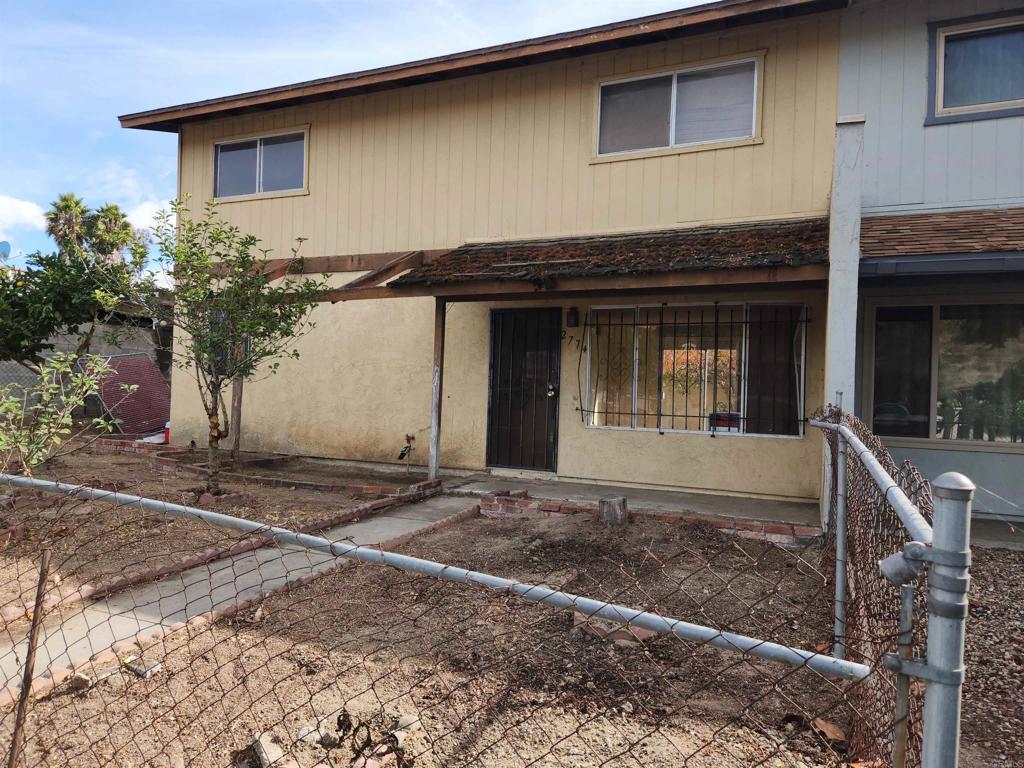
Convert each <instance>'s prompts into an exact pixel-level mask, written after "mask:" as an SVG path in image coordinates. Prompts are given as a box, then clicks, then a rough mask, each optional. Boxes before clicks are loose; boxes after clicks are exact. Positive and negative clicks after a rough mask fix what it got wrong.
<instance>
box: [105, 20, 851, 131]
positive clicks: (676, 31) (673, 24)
mask: <svg viewBox="0 0 1024 768" xmlns="http://www.w3.org/2000/svg"><path fill="white" fill-rule="evenodd" d="M847 4H848V0H723V2H717V3H710V4H707V5H702V6H696V7H694V8H687V9H683V10H680V11H671V12H668V13H663V14H658V15H655V16H645V17H643V18H639V19H632V20H629V21H623V22H615V23H613V24H605V25H602V26H598V27H590V28H587V29H582V30H577V31H573V32H565V33H559V34H555V35H548V36H545V37H539V38H532V39H528V40H521V41H517V42H513V43H505V44H502V45H495V46H490V47H488V48H480V49H477V50H472V51H466V52H463V53H455V54H450V55H446V56H438V57H435V58H430V59H422V60H419V61H413V62H408V63H405V64H398V65H393V66H388V67H381V68H378V69H371V70H366V71H363V72H354V73H350V74H345V75H337V76H334V77H327V78H322V79H319V80H310V81H306V82H302V83H295V84H293V85H286V86H278V87H275V88H265V89H261V90H257V91H249V92H247V93H241V94H236V95H233V96H225V97H219V98H215V99H207V100H204V101H197V102H191V103H187V104H179V105H176V106H171V107H163V108H160V109H152V110H147V111H144V112H134V113H130V114H126V115H121V116H120V117H119V118H118V119H119V121H120V123H121V127H122V128H138V129H144V130H154V131H169V132H177V131H178V130H179V129H180V126H181V125H182V124H183V123H186V122H193V121H197V120H205V119H212V118H215V117H224V116H228V115H236V114H244V113H246V112H254V111H259V110H263V109H276V108H280V107H285V106H294V105H296V104H302V103H306V102H310V101H320V100H324V99H330V98H335V97H338V96H344V95H355V94H358V93H367V92H372V91H379V90H386V89H392V88H401V87H406V86H410V85H416V84H419V83H424V82H430V81H433V80H446V79H452V78H456V77H465V76H468V75H472V74H479V73H482V72H490V71H494V70H497V69H507V68H512V67H518V66H526V65H529V64H536V63H540V62H543V61H551V60H555V59H562V58H570V57H573V56H580V55H584V54H588V53H596V52H599V51H602V50H608V49H613V48H618V47H621V46H624V45H642V44H644V43H647V42H654V41H656V40H659V39H668V38H672V37H679V36H683V35H688V34H696V33H699V32H703V31H707V30H708V29H713V28H716V27H723V26H735V25H741V24H753V23H757V22H760V21H767V20H771V19H775V18H780V17H781V18H785V17H790V16H795V15H804V14H808V13H815V12H820V11H825V10H833V9H836V8H841V7H845V6H846V5H847Z"/></svg>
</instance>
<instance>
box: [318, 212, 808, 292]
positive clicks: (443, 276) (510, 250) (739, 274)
mask: <svg viewBox="0 0 1024 768" xmlns="http://www.w3.org/2000/svg"><path fill="white" fill-rule="evenodd" d="M827 277H828V220H827V219H824V218H817V219H803V220H799V221H785V222H773V223H759V224H743V225H729V226H716V227H692V228H687V229H675V230H662V231H655V232H644V233H629V234H620V235H588V236H585V237H564V238H547V239H543V240H521V241H514V242H493V243H473V244H466V245H462V246H460V247H458V248H455V249H454V250H451V251H448V252H446V253H441V254H431V255H430V256H429V257H424V254H422V253H421V252H420V253H409V254H405V255H403V256H401V257H399V258H398V259H395V261H394V262H393V263H392V264H390V265H388V266H387V267H386V268H382V269H380V270H377V271H376V272H373V273H370V274H368V275H365V276H363V277H362V278H359V279H358V280H356V281H355V282H353V283H350V284H349V285H347V286H345V287H343V288H338V289H335V290H332V291H329V292H328V294H327V295H326V296H325V298H326V299H327V300H329V301H346V300H353V299H374V298H392V297H395V298H397V297H400V296H438V297H443V298H445V299H446V300H448V301H467V300H469V301H479V300H483V299H486V298H510V297H512V296H513V295H514V294H517V293H525V294H535V293H537V292H539V291H543V292H544V293H545V294H546V295H567V294H571V293H579V292H587V293H601V292H605V293H621V292H623V291H634V292H635V291H649V290H659V289H665V288H675V287H690V286H699V285H727V284H747V285H750V284H758V283H776V282H795V281H801V282H803V281H808V280H821V281H824V280H826V279H827Z"/></svg>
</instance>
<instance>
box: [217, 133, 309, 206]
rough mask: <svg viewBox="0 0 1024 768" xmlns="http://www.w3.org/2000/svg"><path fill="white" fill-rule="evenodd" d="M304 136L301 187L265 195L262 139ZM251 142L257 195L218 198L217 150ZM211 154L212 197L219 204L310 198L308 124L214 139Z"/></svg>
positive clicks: (254, 193) (218, 154)
mask: <svg viewBox="0 0 1024 768" xmlns="http://www.w3.org/2000/svg"><path fill="white" fill-rule="evenodd" d="M299 134H302V186H299V187H295V188H293V189H276V190H272V191H270V192H264V191H263V189H262V187H263V140H264V139H272V138H274V137H277V136H297V135H299ZM248 141H255V142H256V184H257V187H258V189H257V191H256V192H247V193H245V194H242V195H224V196H222V197H218V196H217V179H218V178H219V176H220V166H219V164H220V153H219V152H218V151H217V150H218V149H219V148H220V147H224V146H229V145H231V144H243V143H245V142H248ZM211 145H212V155H213V179H212V182H211V186H212V187H213V188H212V190H211V196H212V197H213V199H214V200H216V201H217V202H218V203H230V202H235V201H241V200H260V199H266V198H271V197H291V196H294V195H308V194H309V125H300V126H295V127H294V128H286V129H282V130H279V131H267V132H261V133H254V134H246V135H238V136H225V137H221V138H217V139H214V140H213V141H212V142H211Z"/></svg>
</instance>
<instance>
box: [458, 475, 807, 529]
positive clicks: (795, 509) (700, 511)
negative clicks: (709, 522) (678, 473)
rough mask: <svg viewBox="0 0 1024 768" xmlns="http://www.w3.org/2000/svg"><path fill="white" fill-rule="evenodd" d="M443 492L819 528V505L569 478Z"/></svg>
mask: <svg viewBox="0 0 1024 768" xmlns="http://www.w3.org/2000/svg"><path fill="white" fill-rule="evenodd" d="M445 488H446V489H449V490H452V491H454V492H456V493H462V494H466V495H476V496H479V495H482V494H485V493H494V492H496V491H503V490H505V491H507V490H525V491H526V492H527V493H529V494H530V497H531V498H534V499H543V500H546V501H564V502H569V503H573V504H597V501H598V499H600V498H601V497H602V496H625V497H626V500H627V503H628V504H629V507H630V508H631V509H635V510H644V511H648V512H657V513H661V514H668V515H685V514H691V515H713V516H721V517H735V518H738V519H741V520H758V521H762V522H772V523H790V524H793V525H807V526H816V525H820V524H821V516H820V513H819V511H818V503H817V502H807V501H777V500H772V499H752V498H747V497H744V496H726V495H720V494H712V493H694V492H689V491H673V490H659V489H654V488H635V487H627V486H618V485H606V484H598V483H574V482H569V481H566V480H547V479H540V478H534V477H530V478H526V477H508V476H503V475H496V474H495V475H482V474H481V475H472V476H470V477H468V478H465V479H463V480H461V481H459V480H453V481H451V482H446V483H445Z"/></svg>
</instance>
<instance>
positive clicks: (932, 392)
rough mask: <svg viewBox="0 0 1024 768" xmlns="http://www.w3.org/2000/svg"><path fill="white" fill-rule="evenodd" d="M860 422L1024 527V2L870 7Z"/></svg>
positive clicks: (850, 66)
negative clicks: (956, 478)
mask: <svg viewBox="0 0 1024 768" xmlns="http://www.w3.org/2000/svg"><path fill="white" fill-rule="evenodd" d="M841 29H842V31H841V42H840V74H839V114H840V115H857V114H859V115H863V117H864V154H863V191H862V195H863V212H864V220H863V223H862V231H861V252H862V256H863V258H862V260H861V262H860V274H861V284H860V352H859V367H858V375H859V380H858V384H859V385H858V387H857V391H858V393H859V394H858V396H857V399H856V400H855V401H854V404H855V405H856V407H857V409H858V410H859V412H860V414H861V416H862V417H863V418H864V419H865V421H867V422H868V423H869V424H872V423H873V427H874V430H875V432H877V433H878V434H880V435H883V436H885V439H886V443H887V445H888V446H889V448H890V450H891V451H892V453H893V455H894V456H895V457H896V458H897V460H901V459H903V458H908V459H910V460H911V461H912V462H913V463H914V464H915V465H916V466H918V467H919V468H920V469H921V470H922V472H924V474H925V475H926V476H927V477H935V476H937V475H939V474H941V473H942V472H945V471H948V470H958V471H961V472H963V473H965V474H967V475H969V476H970V477H971V478H972V479H973V480H974V481H975V482H976V483H977V485H978V486H979V491H978V493H977V495H976V499H975V509H976V511H977V512H979V513H981V514H996V515H1001V516H1007V517H1018V518H1021V517H1024V510H1022V509H1021V507H1024V2H1020V0H1017V1H1016V2H1006V1H1005V0H1004V1H1003V2H987V1H984V0H979V1H978V2H956V3H952V2H938V1H936V0H932V1H931V2H928V1H927V0H886V2H856V3H854V4H853V5H852V6H851V7H850V9H849V10H847V11H846V12H845V13H844V14H843V16H842V27H841Z"/></svg>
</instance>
